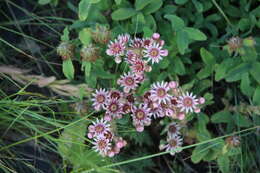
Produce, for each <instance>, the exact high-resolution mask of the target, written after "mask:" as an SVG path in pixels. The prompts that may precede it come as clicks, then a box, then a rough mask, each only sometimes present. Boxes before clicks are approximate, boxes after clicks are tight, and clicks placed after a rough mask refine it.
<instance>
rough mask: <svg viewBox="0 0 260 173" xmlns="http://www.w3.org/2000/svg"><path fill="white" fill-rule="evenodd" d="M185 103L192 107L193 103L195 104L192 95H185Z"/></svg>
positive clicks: (186, 105)
mask: <svg viewBox="0 0 260 173" xmlns="http://www.w3.org/2000/svg"><path fill="white" fill-rule="evenodd" d="M183 105H184V106H185V107H192V105H193V100H192V99H191V98H190V97H185V98H184V99H183Z"/></svg>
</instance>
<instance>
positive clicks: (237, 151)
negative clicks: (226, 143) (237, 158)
mask: <svg viewBox="0 0 260 173" xmlns="http://www.w3.org/2000/svg"><path fill="white" fill-rule="evenodd" d="M227 154H228V156H234V155H238V154H241V148H240V147H236V148H235V147H232V148H230V149H229V150H228V153H227Z"/></svg>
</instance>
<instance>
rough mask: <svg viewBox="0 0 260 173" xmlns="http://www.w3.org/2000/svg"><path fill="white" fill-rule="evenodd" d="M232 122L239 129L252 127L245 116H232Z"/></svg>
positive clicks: (237, 114)
mask: <svg viewBox="0 0 260 173" xmlns="http://www.w3.org/2000/svg"><path fill="white" fill-rule="evenodd" d="M233 121H234V122H235V123H236V125H237V126H239V127H250V126H251V125H252V122H251V120H250V119H249V118H248V117H247V116H246V115H241V114H239V113H236V114H234V115H233Z"/></svg>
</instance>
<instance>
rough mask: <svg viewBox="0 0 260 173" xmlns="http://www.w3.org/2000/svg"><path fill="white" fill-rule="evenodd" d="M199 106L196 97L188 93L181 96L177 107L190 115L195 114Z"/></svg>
mask: <svg viewBox="0 0 260 173" xmlns="http://www.w3.org/2000/svg"><path fill="white" fill-rule="evenodd" d="M198 104H199V103H198V99H196V96H195V95H194V96H193V95H192V93H188V92H186V94H183V95H182V96H179V98H178V105H177V107H179V108H180V109H181V111H182V112H183V111H185V112H186V113H189V112H194V110H195V109H196V108H197V105H198Z"/></svg>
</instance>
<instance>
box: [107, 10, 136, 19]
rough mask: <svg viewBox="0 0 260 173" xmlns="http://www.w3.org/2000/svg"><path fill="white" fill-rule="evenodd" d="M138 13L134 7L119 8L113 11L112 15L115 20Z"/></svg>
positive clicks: (127, 17)
mask: <svg viewBox="0 0 260 173" xmlns="http://www.w3.org/2000/svg"><path fill="white" fill-rule="evenodd" d="M136 13H137V12H136V11H135V9H133V8H119V9H117V10H116V11H113V13H112V14H111V17H112V19H113V20H125V19H129V18H131V17H132V16H134V15H136Z"/></svg>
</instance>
